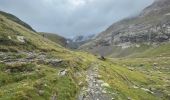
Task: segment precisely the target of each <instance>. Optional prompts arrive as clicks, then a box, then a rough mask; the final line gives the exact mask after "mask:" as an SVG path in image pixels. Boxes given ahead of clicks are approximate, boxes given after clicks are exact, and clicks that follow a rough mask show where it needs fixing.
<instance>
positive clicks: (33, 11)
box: [0, 0, 153, 37]
mask: <svg viewBox="0 0 170 100" xmlns="http://www.w3.org/2000/svg"><path fill="white" fill-rule="evenodd" d="M152 2H153V0H0V10H3V11H6V12H10V13H12V14H14V15H16V16H18V17H19V18H20V19H22V20H23V21H25V22H27V23H28V24H30V25H31V26H32V27H33V28H34V29H36V30H37V31H41V32H42V31H43V32H52V33H57V34H60V35H62V36H65V37H72V36H75V35H80V34H84V35H85V34H86V35H87V34H96V33H99V32H101V31H103V30H104V29H106V28H107V27H108V26H109V25H111V24H113V23H114V22H116V21H118V20H121V19H123V18H126V17H128V16H133V15H135V14H138V13H139V12H140V11H141V10H142V9H144V8H145V7H146V6H148V5H150V4H151V3H152Z"/></svg>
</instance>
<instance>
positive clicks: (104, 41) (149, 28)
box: [81, 0, 170, 55]
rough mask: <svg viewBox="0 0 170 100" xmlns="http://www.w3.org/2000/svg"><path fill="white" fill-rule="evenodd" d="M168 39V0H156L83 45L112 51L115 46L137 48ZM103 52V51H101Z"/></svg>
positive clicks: (83, 47) (85, 47)
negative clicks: (134, 15) (136, 14)
mask: <svg viewBox="0 0 170 100" xmlns="http://www.w3.org/2000/svg"><path fill="white" fill-rule="evenodd" d="M169 40H170V1H169V0H156V1H155V2H154V3H153V4H152V5H151V6H149V7H147V8H146V9H144V10H143V11H142V12H141V14H140V15H139V16H137V17H134V18H128V19H124V20H122V21H119V22H117V23H115V24H113V25H112V26H110V27H109V28H108V29H107V30H105V31H104V32H102V33H100V34H99V35H98V36H97V37H96V38H95V39H94V40H93V41H91V42H89V43H87V44H85V45H83V46H82V47H81V49H85V50H87V51H91V52H92V53H93V52H97V53H99V54H101V52H108V51H107V50H108V49H107V50H105V49H104V48H106V47H107V48H110V50H109V52H108V53H104V55H105V54H107V55H110V54H112V53H113V51H114V50H112V49H116V48H117V47H119V48H121V49H126V48H130V47H136V48H139V47H140V46H141V44H145V45H148V46H155V45H159V44H161V43H163V42H168V41H169ZM102 54H103V53H102Z"/></svg>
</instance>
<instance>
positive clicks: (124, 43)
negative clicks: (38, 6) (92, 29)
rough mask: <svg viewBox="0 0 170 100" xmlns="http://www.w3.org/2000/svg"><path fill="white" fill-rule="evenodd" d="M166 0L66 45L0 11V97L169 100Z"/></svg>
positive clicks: (3, 99) (57, 37) (169, 37)
mask: <svg viewBox="0 0 170 100" xmlns="http://www.w3.org/2000/svg"><path fill="white" fill-rule="evenodd" d="M169 3H170V2H169V1H168V0H162V1H161V0H156V1H155V3H153V4H152V5H151V6H149V7H147V8H146V9H144V10H143V12H142V13H141V14H140V15H139V16H137V17H135V18H129V19H124V20H122V21H119V22H117V23H115V24H113V25H112V26H110V27H109V28H108V29H107V30H106V31H104V32H102V33H100V34H99V35H98V36H89V37H87V39H86V38H85V37H81V36H79V37H78V38H77V39H75V40H70V41H71V43H70V44H68V41H69V40H68V39H66V38H64V37H62V36H60V35H56V34H54V33H46V32H36V31H35V30H34V29H33V28H32V27H31V26H29V25H28V24H26V23H25V22H23V21H21V20H20V19H19V18H17V17H16V16H14V15H12V14H9V13H6V12H2V11H1V12H0V100H170V41H169V40H170V30H169V28H170V17H169V8H170V5H169ZM165 4H166V5H165ZM162 5H165V6H162ZM155 9H156V11H155ZM84 38H85V39H84Z"/></svg>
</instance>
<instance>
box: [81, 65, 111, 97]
mask: <svg viewBox="0 0 170 100" xmlns="http://www.w3.org/2000/svg"><path fill="white" fill-rule="evenodd" d="M100 78H101V76H100V75H99V74H98V66H97V64H92V67H91V68H89V70H88V71H87V76H86V80H87V83H88V84H87V87H83V88H82V90H81V91H80V95H79V97H78V100H113V99H114V98H113V97H112V94H111V93H108V92H107V91H106V88H109V84H107V83H105V82H104V81H103V80H100Z"/></svg>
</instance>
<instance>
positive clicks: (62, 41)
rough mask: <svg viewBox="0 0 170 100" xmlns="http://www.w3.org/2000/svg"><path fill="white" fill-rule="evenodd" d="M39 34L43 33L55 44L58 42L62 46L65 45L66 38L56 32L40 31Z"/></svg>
mask: <svg viewBox="0 0 170 100" xmlns="http://www.w3.org/2000/svg"><path fill="white" fill-rule="evenodd" d="M40 34H41V35H43V36H44V37H45V38H47V39H49V40H51V41H53V42H55V43H57V44H60V45H61V46H63V47H65V46H66V42H67V40H66V39H65V38H64V37H62V36H59V35H57V34H52V33H44V32H41V33H40Z"/></svg>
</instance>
